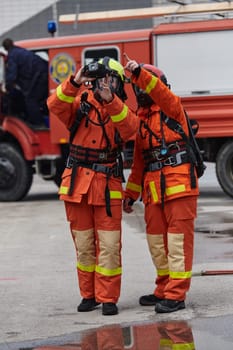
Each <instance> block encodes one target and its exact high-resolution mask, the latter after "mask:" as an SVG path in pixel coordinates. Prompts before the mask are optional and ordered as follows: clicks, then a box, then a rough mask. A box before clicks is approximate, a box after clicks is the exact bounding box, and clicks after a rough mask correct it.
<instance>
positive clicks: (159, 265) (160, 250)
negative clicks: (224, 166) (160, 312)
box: [145, 196, 197, 300]
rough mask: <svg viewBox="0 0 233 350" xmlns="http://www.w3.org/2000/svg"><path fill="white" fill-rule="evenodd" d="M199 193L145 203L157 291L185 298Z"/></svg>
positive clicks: (163, 294) (162, 294)
mask: <svg viewBox="0 0 233 350" xmlns="http://www.w3.org/2000/svg"><path fill="white" fill-rule="evenodd" d="M196 210H197V196H190V197H182V198H178V199H173V200H170V201H167V202H165V204H164V208H162V206H161V205H158V204H148V205H146V207H145V222H146V233H147V242H148V247H149V250H150V254H151V258H152V261H153V263H154V265H155V267H156V270H157V278H156V280H155V284H156V288H155V291H154V294H155V295H156V296H158V297H159V298H165V299H173V300H185V297H186V293H187V291H188V290H189V288H190V283H191V275H192V263H193V249H194V247H193V246H194V219H195V217H196Z"/></svg>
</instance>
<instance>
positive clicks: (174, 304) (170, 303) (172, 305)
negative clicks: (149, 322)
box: [155, 299, 185, 313]
mask: <svg viewBox="0 0 233 350" xmlns="http://www.w3.org/2000/svg"><path fill="white" fill-rule="evenodd" d="M181 309H185V302H184V301H183V300H182V301H180V300H171V299H164V300H161V301H160V302H158V303H156V305H155V312H157V313H165V312H174V311H178V310H181Z"/></svg>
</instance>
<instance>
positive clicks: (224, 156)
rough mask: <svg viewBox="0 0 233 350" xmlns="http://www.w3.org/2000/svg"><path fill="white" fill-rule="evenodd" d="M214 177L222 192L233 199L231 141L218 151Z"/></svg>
mask: <svg viewBox="0 0 233 350" xmlns="http://www.w3.org/2000/svg"><path fill="white" fill-rule="evenodd" d="M216 175H217V179H218V182H219V184H220V186H221V187H222V189H223V191H224V192H225V193H226V194H227V195H228V196H230V197H233V141H229V142H227V143H225V144H224V145H223V146H222V147H221V148H220V150H219V151H218V155H217V158H216Z"/></svg>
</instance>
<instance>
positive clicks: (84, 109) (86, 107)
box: [69, 92, 91, 144]
mask: <svg viewBox="0 0 233 350" xmlns="http://www.w3.org/2000/svg"><path fill="white" fill-rule="evenodd" d="M87 97H88V94H87V92H84V93H83V94H82V96H81V104H80V107H79V109H78V110H77V116H76V119H75V121H74V122H73V124H72V125H71V127H70V129H69V130H70V139H69V143H70V144H71V143H72V142H73V139H74V137H75V134H76V132H77V130H78V128H79V126H80V124H81V121H82V119H83V118H84V117H85V116H86V115H87V114H88V113H89V111H90V109H91V105H90V104H89V103H88V102H87Z"/></svg>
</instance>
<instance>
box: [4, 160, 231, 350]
mask: <svg viewBox="0 0 233 350" xmlns="http://www.w3.org/2000/svg"><path fill="white" fill-rule="evenodd" d="M200 188H201V195H200V198H199V201H198V218H197V220H196V224H195V231H196V235H195V254H194V265H193V272H194V276H193V279H192V285H191V289H190V291H189V293H188V296H187V300H186V309H185V310H181V311H178V312H174V313H172V314H163V315H162V314H156V313H155V312H154V308H153V307H142V306H140V305H139V304H138V298H139V296H140V295H142V294H148V293H151V292H152V291H153V283H154V278H155V272H154V268H153V265H152V263H151V260H150V256H149V253H148V249H147V243H146V239H145V234H144V221H143V207H142V205H141V203H137V204H136V205H135V210H134V212H133V213H132V214H130V215H127V214H124V218H123V250H122V255H123V279H122V293H121V298H120V300H119V303H118V307H119V315H116V316H102V314H101V307H98V308H97V309H96V310H94V311H92V312H89V313H84V314H83V313H82V314H81V313H77V312H76V307H77V304H78V303H79V302H80V296H79V293H78V288H77V280H76V271H75V253H74V248H73V243H72V241H71V238H70V236H69V227H68V224H67V222H66V221H65V214H64V208H63V203H62V202H60V201H58V200H57V194H56V192H57V188H56V186H55V185H53V184H52V183H50V182H46V181H43V180H40V179H38V178H35V182H34V184H33V187H32V189H31V191H30V193H29V195H28V197H27V198H26V199H25V200H24V201H23V202H17V203H0V210H1V217H0V223H1V237H0V255H1V264H0V300H1V302H0V350H15V349H28V350H29V349H37V350H46V349H49V350H58V349H62V350H68V349H69V350H71V349H73V350H79V349H91V350H106V349H109V350H110V349H111V350H112V349H134V350H136V349H137V350H152V349H153V350H154V349H162V346H164V347H163V349H165V346H167V348H166V349H172V346H173V345H174V343H176V345H177V344H183V347H182V350H183V349H185V350H186V349H196V350H197V349H198V350H199V349H200V350H201V349H205V350H219V349H222V350H232V349H233V296H232V295H233V294H232V291H233V249H232V247H233V245H232V243H233V215H232V214H233V199H231V198H230V197H227V196H226V195H225V194H224V193H223V192H222V190H221V189H220V187H219V185H218V184H217V181H216V177H215V174H214V168H213V165H212V164H208V169H207V172H206V174H205V175H204V177H203V178H202V179H201V180H200ZM202 271H216V275H210V276H203V275H202ZM222 271H224V272H225V273H226V272H228V274H223V272H222ZM68 344H70V345H68ZM185 344H186V345H185ZM185 346H186V347H185ZM188 346H189V347H188Z"/></svg>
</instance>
